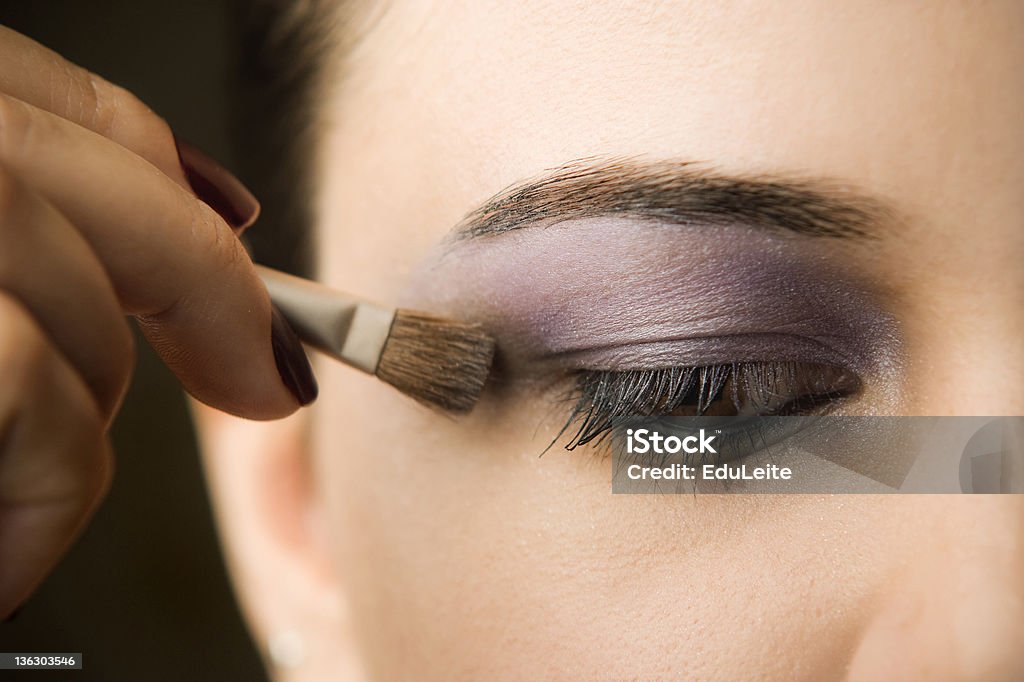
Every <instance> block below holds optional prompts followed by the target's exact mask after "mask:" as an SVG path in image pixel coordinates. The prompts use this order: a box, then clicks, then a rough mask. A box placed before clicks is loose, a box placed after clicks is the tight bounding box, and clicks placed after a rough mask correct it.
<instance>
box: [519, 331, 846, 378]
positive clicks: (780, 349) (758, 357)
mask: <svg viewBox="0 0 1024 682" xmlns="http://www.w3.org/2000/svg"><path fill="white" fill-rule="evenodd" d="M530 360H532V361H534V362H541V363H544V364H556V365H558V366H561V367H563V368H567V369H577V370H604V371H623V370H632V369H637V370H641V369H657V368H660V367H678V366H684V367H700V366H707V365H715V364H728V363H734V362H760V361H788V362H805V363H814V364H822V365H837V366H841V367H850V368H857V365H858V363H857V362H856V359H855V358H852V357H850V356H849V355H847V354H846V353H844V352H842V351H840V350H838V349H837V348H836V347H834V346H832V345H830V344H827V343H825V342H824V341H823V340H820V339H816V338H811V337H807V336H800V335H795V334H776V333H763V334H754V333H751V334H726V335H721V336H697V337H686V336H681V337H679V338H674V339H659V340H652V341H645V342H639V343H617V344H614V345H608V346H599V347H594V348H584V349H578V350H572V351H563V352H556V353H546V354H545V353H542V354H540V355H537V356H535V357H532V358H530Z"/></svg>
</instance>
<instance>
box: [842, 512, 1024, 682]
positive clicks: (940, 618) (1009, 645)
mask: <svg viewBox="0 0 1024 682" xmlns="http://www.w3.org/2000/svg"><path fill="white" fill-rule="evenodd" d="M935 502H936V504H935V505H934V507H933V508H934V510H935V514H937V515H941V517H942V520H941V521H939V522H937V523H934V524H931V523H929V524H923V525H922V526H921V527H922V528H928V531H927V533H926V537H917V538H914V539H911V540H908V541H910V542H913V543H914V545H915V546H914V548H913V550H912V551H909V552H908V554H907V555H908V556H909V557H911V558H910V559H909V560H908V562H907V563H906V564H905V565H904V567H903V569H902V570H900V571H899V573H898V574H897V575H894V576H893V579H892V581H891V582H890V583H889V584H888V585H887V587H886V590H885V592H884V593H883V594H882V595H880V597H879V601H878V606H877V609H876V610H875V612H874V614H873V616H872V618H871V619H870V621H869V624H868V625H867V627H866V628H865V631H864V633H863V637H862V639H861V641H860V645H859V647H858V649H857V651H856V653H855V654H854V656H853V659H852V663H851V666H850V679H851V680H858V681H859V680H877V679H901V680H1024V495H978V496H972V495H962V496H944V497H942V498H939V499H936V500H935Z"/></svg>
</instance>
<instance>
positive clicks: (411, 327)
mask: <svg viewBox="0 0 1024 682" xmlns="http://www.w3.org/2000/svg"><path fill="white" fill-rule="evenodd" d="M493 359H494V339H492V338H491V337H490V336H488V335H487V334H486V333H485V332H484V331H483V329H482V328H481V327H480V326H479V325H475V324H466V323H463V322H456V321H454V320H449V319H445V318H441V317H434V316H432V315H425V314H423V313H417V312H411V311H408V310H399V311H398V312H397V313H396V314H395V321H394V323H393V324H392V325H391V333H390V334H389V335H388V340H387V342H386V343H385V344H384V350H383V351H382V352H381V355H380V363H379V364H378V365H377V377H378V378H379V379H381V380H382V381H385V382H387V383H389V384H391V385H392V386H394V387H395V388H397V389H398V390H399V391H401V392H403V393H405V394H406V395H408V396H410V397H412V398H415V399H416V400H418V401H420V402H422V403H426V404H428V405H431V406H434V407H440V408H442V409H444V410H447V411H449V412H469V411H470V410H471V409H473V406H474V405H475V404H476V402H477V400H478V399H479V398H480V392H481V391H483V388H484V383H485V382H486V381H487V376H488V374H490V371H491V362H492V361H493Z"/></svg>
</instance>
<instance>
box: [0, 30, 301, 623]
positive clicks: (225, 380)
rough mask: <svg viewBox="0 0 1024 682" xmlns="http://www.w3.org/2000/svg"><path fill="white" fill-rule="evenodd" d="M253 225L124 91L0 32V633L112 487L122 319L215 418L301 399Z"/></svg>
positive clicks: (123, 381) (280, 410)
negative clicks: (246, 244)
mask: <svg viewBox="0 0 1024 682" xmlns="http://www.w3.org/2000/svg"><path fill="white" fill-rule="evenodd" d="M179 152H180V157H179ZM190 180H191V182H190ZM193 187H194V188H195V189H196V190H198V192H199V194H200V195H201V196H202V198H203V199H205V203H204V201H200V199H199V198H197V196H196V194H195V193H194V191H193ZM215 209H216V210H215ZM257 213H258V204H257V203H256V201H255V199H253V198H252V197H251V195H249V194H248V192H247V191H246V190H245V189H244V188H243V187H242V186H241V184H240V183H238V181H237V180H234V179H233V178H232V177H230V176H229V175H228V174H227V173H226V171H224V170H223V169H220V168H219V167H218V166H216V164H213V163H212V162H211V161H210V160H209V159H207V158H205V157H203V156H202V155H201V154H199V153H198V152H196V151H195V150H193V149H191V148H188V147H184V146H181V147H180V148H179V145H177V144H176V142H175V139H174V136H173V135H172V133H171V130H170V128H169V127H168V126H167V124H166V123H165V122H164V121H163V120H162V119H160V118H159V117H158V116H156V115H155V114H154V113H153V112H152V111H150V110H149V108H147V107H146V106H145V105H144V104H142V103H141V102H140V101H139V100H138V99H136V98H135V97H134V96H132V95H131V94H130V93H128V92H126V91H125V90H123V89H121V88H118V87H116V86H114V85H112V84H110V83H108V82H106V81H104V80H103V79H101V78H99V77H98V76H96V75H94V74H91V73H89V72H87V71H85V70H83V69H81V68H79V67H77V66H74V65H73V64H70V63H68V62H66V61H65V60H63V59H62V58H61V57H59V56H58V55H56V54H54V53H53V52H51V51H50V50H47V49H46V48H44V47H42V46H41V45H39V44H37V43H35V42H33V41H31V40H29V39H28V38H26V37H24V36H22V35H19V34H17V33H15V32H13V31H10V30H8V29H5V28H3V27H0V617H2V616H4V615H6V614H8V613H9V612H11V611H12V610H13V609H15V608H16V607H17V606H18V605H20V603H21V602H22V601H23V600H24V599H25V598H26V597H27V596H28V594H29V593H30V592H31V590H32V589H33V588H34V587H35V586H36V585H37V584H38V583H39V581H41V580H42V578H43V577H44V576H45V574H46V573H47V572H48V571H49V570H50V569H51V568H52V567H53V565H54V564H55V563H56V561H57V560H58V558H59V557H60V556H61V555H62V554H63V552H64V551H65V550H66V549H67V547H68V545H69V544H70V543H71V541H72V540H73V538H74V537H75V536H76V535H77V533H78V532H79V530H80V529H81V527H82V526H83V524H84V523H85V521H86V520H87V519H88V517H89V516H90V514H91V513H92V511H93V509H94V508H95V507H96V505H97V503H98V502H99V500H100V499H101V497H102V495H103V493H104V491H105V490H106V488H107V486H108V484H109V481H110V476H111V470H112V459H111V452H110V447H109V443H108V440H107V435H106V432H107V429H108V427H109V425H110V423H111V421H112V419H113V417H114V415H115V413H116V412H117V409H118V407H119V405H120V402H121V400H122V398H123V396H124V393H125V389H126V387H127V384H128V381H129V379H130V376H131V372H132V367H133V362H134V360H133V350H132V337H131V334H130V330H129V327H128V323H127V321H126V319H125V315H126V314H128V315H132V316H134V317H135V318H136V319H137V320H138V322H139V325H140V327H141V328H142V331H143V333H144V335H145V337H146V339H147V340H148V341H149V343H150V344H151V345H152V346H153V347H154V348H155V349H156V351H157V353H159V355H160V356H161V358H162V359H163V360H164V362H165V363H166V364H167V365H168V366H169V367H170V368H171V370H172V371H173V372H174V373H175V374H176V375H177V376H178V378H179V379H180V380H181V383H182V385H183V386H184V387H185V388H186V389H187V390H188V391H189V393H191V394H192V395H193V396H195V397H196V398H198V399H199V400H201V401H203V402H205V403H208V404H210V405H212V406H214V407H217V408H220V409H222V410H225V411H227V412H231V413H233V414H236V415H240V416H244V417H250V418H255V419H272V418H277V417H282V416H285V415H287V414H289V413H291V412H292V411H294V410H295V409H297V408H298V407H299V405H300V404H304V403H307V402H309V401H311V400H312V399H313V397H314V396H315V393H316V388H315V382H314V381H313V378H312V374H311V373H310V371H309V365H308V361H307V360H306V357H305V355H304V353H303V351H302V348H301V346H300V345H299V344H298V341H297V339H296V338H295V337H294V334H292V333H291V330H290V329H289V328H287V324H286V323H283V321H282V320H281V319H280V318H279V317H278V316H276V315H274V314H273V313H272V309H271V305H270V301H269V299H268V297H267V292H266V289H265V288H264V287H263V285H262V284H261V282H260V280H259V278H258V277H257V275H256V272H255V270H254V269H253V266H252V262H251V261H250V259H249V257H248V255H247V254H246V252H245V250H244V249H243V247H242V245H241V244H240V242H239V240H238V239H237V237H236V232H237V231H241V230H242V229H244V228H246V227H248V225H249V224H251V222H252V221H253V220H255V217H256V214H257ZM225 218H227V221H226V220H225ZM228 221H230V223H229V222H228Z"/></svg>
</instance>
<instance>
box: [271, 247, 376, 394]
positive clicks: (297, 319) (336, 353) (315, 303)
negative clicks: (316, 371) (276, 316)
mask: <svg viewBox="0 0 1024 682" xmlns="http://www.w3.org/2000/svg"><path fill="white" fill-rule="evenodd" d="M256 271H257V272H258V273H259V276H260V278H261V279H262V280H263V282H264V284H266V285H267V291H269V292H270V300H271V301H272V302H273V303H274V305H276V306H277V307H278V309H279V310H280V311H281V314H283V315H284V317H285V319H287V320H288V322H289V323H290V324H291V325H292V327H294V328H295V333H296V334H298V335H299V338H300V339H302V340H303V341H305V342H306V343H308V344H309V345H310V346H313V347H314V348H316V349H318V350H320V351H323V352H324V353H327V354H328V355H330V356H332V357H334V358H337V359H338V360H341V361H342V362H344V363H346V364H348V365H351V366H353V367H355V368H357V369H361V370H363V371H364V372H368V373H370V374H373V373H375V372H376V371H377V364H378V363H379V361H380V355H381V352H382V351H383V350H384V344H385V343H386V342H387V340H388V335H389V334H390V333H391V323H392V322H393V321H394V319H395V311H394V309H390V308H385V307H382V306H378V305H375V304H373V303H369V302H367V301H364V300H361V299H359V298H356V297H355V296H350V295H349V294H346V293H344V292H341V291H336V290H334V289H331V288H329V287H325V286H324V285H322V284H318V283H317V282H311V281H310V280H307V279H302V278H301V277H295V276H294V275H289V274H286V273H283V272H279V271H277V270H273V269H271V268H268V267H264V266H262V265H257V266H256Z"/></svg>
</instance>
